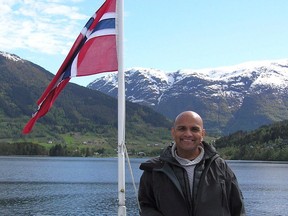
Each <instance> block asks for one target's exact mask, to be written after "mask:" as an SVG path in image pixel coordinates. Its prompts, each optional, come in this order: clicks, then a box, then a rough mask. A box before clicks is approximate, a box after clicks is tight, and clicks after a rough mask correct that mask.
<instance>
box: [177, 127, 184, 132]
mask: <svg viewBox="0 0 288 216" xmlns="http://www.w3.org/2000/svg"><path fill="white" fill-rule="evenodd" d="M185 130H186V128H185V127H179V128H178V131H185Z"/></svg>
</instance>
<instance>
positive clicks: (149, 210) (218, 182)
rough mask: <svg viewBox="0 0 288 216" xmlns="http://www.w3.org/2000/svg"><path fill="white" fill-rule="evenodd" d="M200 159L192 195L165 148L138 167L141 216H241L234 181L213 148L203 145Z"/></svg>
mask: <svg viewBox="0 0 288 216" xmlns="http://www.w3.org/2000/svg"><path fill="white" fill-rule="evenodd" d="M203 147H204V150H205V154H204V158H203V159H202V161H201V162H200V163H198V164H197V165H196V167H195V171H194V183H193V184H194V185H193V195H192V196H191V192H190V187H189V180H188V175H187V172H186V171H185V169H184V168H182V167H181V165H180V164H179V163H178V162H177V161H176V160H175V159H174V157H173V156H172V153H171V148H172V145H171V146H169V147H168V148H167V149H166V150H165V151H164V152H163V153H162V154H161V155H160V157H157V158H154V159H151V160H149V161H147V162H145V163H142V164H141V165H140V169H141V170H144V172H143V175H142V176H141V180H140V186H139V194H138V196H139V197H138V198H139V202H140V207H141V215H142V216H146V215H147V216H148V215H149V216H158V215H159V216H160V215H164V216H176V215H177V216H210V215H211V216H218V215H219V216H240V215H241V216H243V215H245V210H244V203H243V197H242V194H241V191H240V189H239V187H238V183H237V179H236V177H235V175H234V173H233V172H232V170H231V169H230V168H229V167H228V165H227V163H226V162H225V161H224V160H223V159H222V158H220V156H219V155H218V154H217V153H216V151H215V149H214V148H212V147H211V146H210V145H209V144H207V143H205V142H203Z"/></svg>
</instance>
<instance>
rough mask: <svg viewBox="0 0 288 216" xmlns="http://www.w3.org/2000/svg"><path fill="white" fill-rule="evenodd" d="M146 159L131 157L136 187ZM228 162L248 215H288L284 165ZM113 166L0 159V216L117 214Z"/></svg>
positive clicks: (110, 162) (129, 192)
mask: <svg viewBox="0 0 288 216" xmlns="http://www.w3.org/2000/svg"><path fill="white" fill-rule="evenodd" d="M145 160H146V159H131V166H132V170H133V176H134V178H135V181H136V186H137V187H138V183H139V179H140V176H141V174H142V172H141V171H140V170H139V169H138V167H139V165H140V163H141V162H142V161H145ZM228 163H229V165H230V166H231V168H232V169H233V171H234V172H235V173H236V175H237V178H238V182H239V184H240V187H241V189H242V192H243V195H244V198H245V206H246V211H247V215H251V216H258V215H259V216H266V215H267V216H286V215H288V213H287V206H288V204H287V203H288V181H287V180H288V163H277V162H261V161H257V162H253V161H228ZM117 169H118V166H117V158H67V157H4V156H3V157H0V215H1V216H6V215H7V216H10V215H11V216H14V215H21V216H23V215H25V216H26V215H27V216H30V215H31V216H32V215H33V216H49V215H51V216H52V215H53V216H54V215H59V216H60V215H61V216H62V215H67V216H68V215H69V216H73V215H75V216H76V215H77V216H81V215H83V216H84V215H85V216H89V215H91V216H92V215H107V216H111V215H117V210H118V203H117V198H118V194H117V190H118V185H117V175H118V171H117ZM126 182H127V184H126V207H127V215H139V214H138V206H137V201H136V199H137V197H136V194H135V190H134V188H133V184H132V178H131V175H130V171H129V169H128V167H127V168H126ZM136 193H137V192H136Z"/></svg>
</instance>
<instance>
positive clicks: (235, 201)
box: [230, 171, 246, 216]
mask: <svg viewBox="0 0 288 216" xmlns="http://www.w3.org/2000/svg"><path fill="white" fill-rule="evenodd" d="M231 172H232V171H231ZM230 211H231V215H235V216H245V215H246V214H245V208H244V199H243V195H242V192H241V190H240V188H239V185H238V182H237V179H236V176H235V174H234V173H233V177H232V181H231V190H230Z"/></svg>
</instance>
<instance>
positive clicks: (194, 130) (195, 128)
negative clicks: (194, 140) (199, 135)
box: [191, 127, 200, 132]
mask: <svg viewBox="0 0 288 216" xmlns="http://www.w3.org/2000/svg"><path fill="white" fill-rule="evenodd" d="M191 131H192V132H198V131H200V128H199V127H193V128H191Z"/></svg>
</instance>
